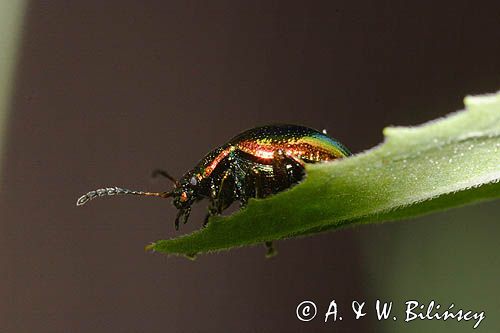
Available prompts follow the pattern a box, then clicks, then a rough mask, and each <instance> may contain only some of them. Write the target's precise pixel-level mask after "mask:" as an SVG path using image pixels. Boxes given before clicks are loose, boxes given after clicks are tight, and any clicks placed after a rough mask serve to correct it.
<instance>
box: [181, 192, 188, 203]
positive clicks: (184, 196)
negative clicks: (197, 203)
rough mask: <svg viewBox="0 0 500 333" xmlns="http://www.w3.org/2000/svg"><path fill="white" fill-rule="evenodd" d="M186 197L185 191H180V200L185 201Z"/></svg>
mask: <svg viewBox="0 0 500 333" xmlns="http://www.w3.org/2000/svg"><path fill="white" fill-rule="evenodd" d="M187 199H188V196H187V193H186V192H182V193H181V202H186V201H187Z"/></svg>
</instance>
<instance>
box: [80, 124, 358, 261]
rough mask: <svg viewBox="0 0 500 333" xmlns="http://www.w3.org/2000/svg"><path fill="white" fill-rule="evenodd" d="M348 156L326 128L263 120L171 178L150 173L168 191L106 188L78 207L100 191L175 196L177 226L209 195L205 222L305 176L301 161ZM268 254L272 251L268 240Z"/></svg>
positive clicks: (87, 196)
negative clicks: (161, 179) (165, 181)
mask: <svg viewBox="0 0 500 333" xmlns="http://www.w3.org/2000/svg"><path fill="white" fill-rule="evenodd" d="M349 155H351V153H350V152H349V150H348V149H347V148H346V147H345V146H344V145H342V144H341V143H340V142H338V141H337V140H335V139H333V138H331V137H329V136H328V135H327V134H326V131H324V130H323V132H319V131H317V130H314V129H312V128H308V127H304V126H298V125H267V126H261V127H256V128H253V129H250V130H247V131H245V132H242V133H241V134H239V135H237V136H235V137H234V138H232V139H231V140H229V142H227V143H226V144H224V145H222V146H220V147H218V148H216V149H214V150H212V151H211V152H209V153H208V154H207V155H206V156H205V157H204V158H203V159H202V160H201V161H200V162H199V163H198V164H197V165H196V166H195V167H194V168H193V169H192V170H190V171H188V172H186V173H185V174H184V176H182V178H180V179H178V180H177V179H175V178H174V177H172V176H171V175H170V174H168V173H167V172H166V171H164V170H155V171H154V172H153V176H159V175H161V176H164V177H166V178H168V179H169V180H171V181H172V183H173V185H174V188H173V189H172V190H171V191H166V192H145V191H133V190H128V189H124V188H121V187H108V188H101V189H97V190H94V191H90V192H88V193H87V194H85V195H83V196H81V197H80V198H79V199H78V201H77V203H76V204H77V206H82V205H84V204H85V203H87V202H88V201H90V200H92V199H94V198H97V197H102V196H110V195H118V194H129V195H141V196H154V197H160V198H170V197H171V198H173V204H174V206H175V207H176V208H177V209H178V213H177V216H176V218H175V222H174V225H175V229H176V230H178V229H179V224H180V222H182V223H186V222H187V220H188V218H189V214H190V212H191V206H192V205H193V204H194V203H195V202H198V201H200V200H203V199H208V200H209V206H208V212H207V215H206V217H205V220H204V223H203V226H205V225H206V224H207V222H208V219H209V217H210V216H212V215H218V214H221V213H222V212H223V211H224V210H225V209H226V208H228V207H229V206H230V205H231V204H232V203H233V202H235V201H239V203H240V206H241V207H243V206H245V205H246V203H247V202H248V200H249V199H250V198H265V197H267V196H269V195H272V194H275V193H278V192H281V191H283V190H285V189H288V188H290V187H291V186H293V185H294V184H297V183H298V182H299V181H300V180H302V178H303V177H304V175H305V165H306V164H308V163H318V162H325V161H331V160H335V159H338V158H343V157H346V156H349ZM266 246H267V249H268V252H267V254H268V255H269V256H270V255H273V254H274V253H275V251H274V249H273V247H272V243H271V242H266Z"/></svg>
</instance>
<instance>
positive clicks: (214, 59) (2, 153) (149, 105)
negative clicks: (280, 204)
mask: <svg viewBox="0 0 500 333" xmlns="http://www.w3.org/2000/svg"><path fill="white" fill-rule="evenodd" d="M499 31H500V5H499V4H498V2H496V1H490V2H481V3H480V4H479V3H477V2H472V1H466V0H461V1H459V0H457V1H453V2H451V1H449V2H447V3H436V2H434V3H432V4H431V3H420V2H416V1H414V2H412V3H408V2H404V3H399V2H386V1H373V2H366V1H365V2H359V3H354V2H352V1H329V2H326V1H325V2H314V3H311V2H299V1H296V2H289V1H288V2H285V1H282V2H268V1H257V2H245V1H239V2H235V1H211V2H204V1H169V2H159V1H157V2H155V1H151V2H144V1H128V0H126V1H119V2H118V1H114V2H106V3H101V2H98V1H73V2H67V1H27V0H25V1H20V0H17V1H2V2H0V49H1V53H0V132H1V133H0V134H1V136H0V163H1V169H0V172H1V173H0V175H1V184H0V214H1V215H0V330H1V331H2V332H146V331H147V332H226V331H227V332H302V331H304V332H305V331H312V332H320V331H338V332H375V331H376V332H423V331H433V332H462V331H463V332H465V331H470V330H471V329H472V326H473V323H472V322H463V321H462V322H456V321H447V322H443V321H413V322H410V323H406V324H405V323H404V322H403V320H402V319H403V314H404V302H405V301H407V300H411V299H416V300H419V301H421V302H429V301H430V300H435V301H437V302H438V303H440V304H442V307H448V305H449V304H450V303H455V304H456V306H457V307H462V308H464V309H472V310H475V311H485V312H486V319H485V320H484V321H483V322H482V323H481V325H480V326H479V329H478V331H482V332H498V331H499V330H500V319H499V316H498V315H499V314H500V300H499V298H498V295H499V293H500V287H499V285H498V281H499V280H498V278H499V276H500V259H499V256H498V253H499V252H500V242H499V241H498V235H499V234H500V225H499V224H498V220H499V217H500V205H499V203H498V202H489V203H483V204H479V205H476V206H472V207H466V208H461V209H456V210H452V211H449V212H445V213H439V214H435V215H432V216H429V217H423V218H418V219H414V220H411V221H404V222H396V223H386V224H380V225H368V226H361V227H356V228H350V229H346V230H341V231H337V232H333V233H326V234H322V235H318V236H314V237H309V238H302V239H293V240H287V241H281V242H278V243H277V247H278V251H279V254H278V256H277V257H275V258H273V259H271V260H265V259H264V253H265V249H264V247H262V246H256V247H248V248H242V249H236V250H232V251H229V252H223V253H220V254H217V255H203V256H200V257H198V259H197V260H196V261H188V260H186V259H184V258H179V257H168V256H166V255H160V254H151V253H146V252H144V246H145V245H146V244H148V243H149V242H151V241H154V240H157V239H165V238H170V237H174V236H177V235H179V234H182V233H185V232H189V231H192V230H196V229H198V228H199V227H200V226H201V221H202V218H203V216H204V209H205V206H204V204H201V205H198V207H197V209H196V210H195V212H194V214H193V216H192V218H191V219H190V223H189V224H188V225H185V226H182V228H181V231H180V233H179V232H175V231H174V228H173V219H174V217H175V213H176V210H175V209H174V207H173V206H172V205H171V204H170V203H169V202H168V201H163V200H155V199H149V198H124V197H121V198H113V199H106V200H104V199H102V200H96V201H95V202H92V204H91V205H88V206H85V207H82V208H77V207H76V206H75V201H76V199H77V197H78V196H80V195H81V194H82V193H84V192H87V191H88V190H91V189H94V188H97V187H102V186H111V185H112V186H115V185H122V186H125V187H129V188H134V189H152V190H164V189H169V188H170V187H171V184H170V183H169V182H168V181H166V180H161V179H160V180H154V181H153V180H151V179H150V173H151V171H152V170H153V169H155V168H164V169H167V170H168V171H169V172H171V173H172V174H174V175H175V176H180V175H182V174H183V173H184V172H185V171H187V170H188V169H190V168H191V167H193V166H194V165H195V163H197V161H198V160H199V159H200V158H201V157H202V156H203V155H204V154H205V153H207V152H208V151H209V150H211V149H212V148H214V147H215V146H217V145H220V144H222V143H224V142H225V141H227V140H228V139H229V138H231V137H232V136H233V135H235V134H237V133H239V132H241V131H242V130H245V129H247V128H251V127H254V126H256V125H261V124H266V123H272V122H282V123H296V124H302V125H306V126H310V127H314V128H317V129H323V128H326V129H327V130H328V132H329V134H330V135H332V136H333V137H336V138H337V139H339V140H340V141H341V142H343V143H345V144H346V145H347V146H348V147H349V148H350V149H351V150H352V151H353V152H361V151H363V150H365V149H368V148H371V147H373V146H374V145H376V144H378V143H380V142H381V141H382V140H383V138H382V134H381V133H382V128H383V127H385V126H388V125H412V124H419V123H422V122H425V121H427V120H430V119H433V118H436V117H440V116H444V115H445V114H447V113H449V112H452V111H455V110H459V109H461V108H463V103H462V100H463V97H464V96H466V95H467V94H480V93H489V92H495V91H497V90H498V88H500V75H499V74H500V60H499V59H500V43H499V42H498V41H499V38H498V36H499V35H498V34H499ZM305 299H310V300H314V301H315V302H316V304H317V305H318V307H319V311H320V313H321V312H324V311H326V308H327V306H328V304H329V302H330V301H331V300H332V299H335V300H336V301H337V303H338V304H339V307H340V309H341V311H342V310H343V309H345V312H350V302H351V301H352V300H355V299H357V300H360V301H367V302H368V304H369V305H367V306H370V307H371V308H373V303H374V301H375V300H376V299H381V300H384V301H393V302H394V304H395V305H394V311H395V314H396V315H397V316H398V317H400V318H401V319H400V320H398V321H396V322H394V321H392V320H390V321H387V322H379V321H377V320H376V317H375V315H374V312H373V311H370V312H369V313H368V315H367V316H366V317H365V318H363V320H359V321H355V320H353V319H352V318H350V317H352V316H348V315H347V314H346V315H345V316H344V320H343V321H342V322H336V323H332V322H329V323H326V324H325V323H324V322H323V321H324V317H323V316H322V315H319V316H318V317H317V318H316V319H315V320H313V321H311V322H308V323H303V322H300V321H299V320H298V319H297V318H296V316H295V308H296V306H297V305H298V304H299V303H300V302H301V301H303V300H305Z"/></svg>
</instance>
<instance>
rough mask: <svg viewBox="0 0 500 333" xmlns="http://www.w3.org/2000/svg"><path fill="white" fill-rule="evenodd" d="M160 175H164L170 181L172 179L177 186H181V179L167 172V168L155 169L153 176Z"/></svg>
mask: <svg viewBox="0 0 500 333" xmlns="http://www.w3.org/2000/svg"><path fill="white" fill-rule="evenodd" d="M158 176H163V177H165V178H167V179H169V180H170V181H172V183H174V185H175V186H177V187H178V186H179V181H178V180H177V179H175V178H174V177H172V176H171V175H170V174H169V173H168V172H166V171H165V170H161V169H156V170H154V171H153V172H152V173H151V177H153V178H156V177H158Z"/></svg>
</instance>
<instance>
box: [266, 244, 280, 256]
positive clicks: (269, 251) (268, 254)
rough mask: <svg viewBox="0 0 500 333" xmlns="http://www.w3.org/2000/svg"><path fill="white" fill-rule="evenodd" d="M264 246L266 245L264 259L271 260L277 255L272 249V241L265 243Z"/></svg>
mask: <svg viewBox="0 0 500 333" xmlns="http://www.w3.org/2000/svg"><path fill="white" fill-rule="evenodd" d="M264 244H265V245H266V248H267V253H266V258H271V257H274V256H275V255H276V254H278V251H276V249H275V248H274V246H273V242H272V241H270V242H265V243H264Z"/></svg>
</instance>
